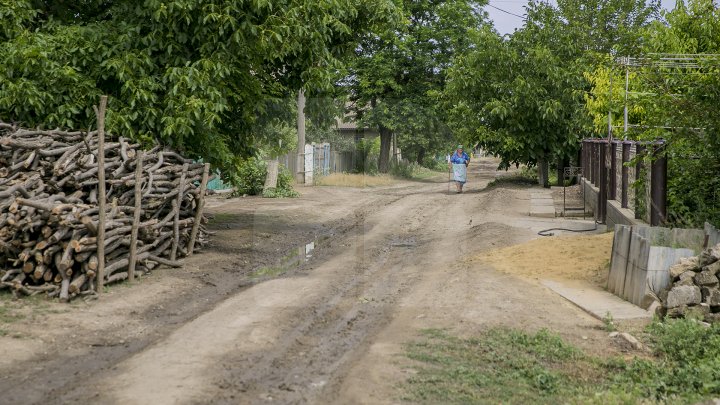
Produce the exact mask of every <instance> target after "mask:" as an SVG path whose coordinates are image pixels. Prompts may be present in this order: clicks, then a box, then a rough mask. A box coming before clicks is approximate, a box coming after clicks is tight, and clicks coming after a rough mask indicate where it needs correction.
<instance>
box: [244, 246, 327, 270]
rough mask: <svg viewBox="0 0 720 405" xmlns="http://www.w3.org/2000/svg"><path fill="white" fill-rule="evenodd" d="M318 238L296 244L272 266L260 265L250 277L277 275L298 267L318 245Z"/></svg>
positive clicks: (309, 257)
mask: <svg viewBox="0 0 720 405" xmlns="http://www.w3.org/2000/svg"><path fill="white" fill-rule="evenodd" d="M318 242H319V240H318V239H314V240H312V241H310V242H308V243H304V244H302V245H299V246H296V247H294V248H292V249H290V250H288V251H287V252H286V253H285V254H284V255H283V256H282V257H281V258H280V260H279V261H278V262H277V263H276V264H275V265H272V266H264V267H260V268H258V269H257V270H255V271H253V272H252V273H251V274H250V277H252V278H271V277H277V276H280V275H282V274H285V273H287V272H288V271H290V270H294V269H296V268H298V267H300V266H301V265H302V264H303V263H305V262H307V261H308V260H310V259H311V258H312V255H313V251H314V250H315V249H316V248H317V247H318Z"/></svg>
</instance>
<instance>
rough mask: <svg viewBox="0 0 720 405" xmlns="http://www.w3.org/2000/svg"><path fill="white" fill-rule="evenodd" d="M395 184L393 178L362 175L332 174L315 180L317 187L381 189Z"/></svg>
mask: <svg viewBox="0 0 720 405" xmlns="http://www.w3.org/2000/svg"><path fill="white" fill-rule="evenodd" d="M395 182H396V180H395V179H394V178H392V177H391V176H387V175H375V176H373V175H369V174H362V173H332V174H329V175H327V176H322V177H318V178H316V179H315V185H318V186H337V187H379V186H389V185H391V184H393V183H395Z"/></svg>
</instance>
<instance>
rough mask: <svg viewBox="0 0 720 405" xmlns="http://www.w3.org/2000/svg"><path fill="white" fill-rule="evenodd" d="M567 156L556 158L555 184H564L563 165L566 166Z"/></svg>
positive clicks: (560, 185)
mask: <svg viewBox="0 0 720 405" xmlns="http://www.w3.org/2000/svg"><path fill="white" fill-rule="evenodd" d="M566 162H567V158H558V160H557V184H556V185H557V186H558V187H562V186H564V185H565V166H567V163H566Z"/></svg>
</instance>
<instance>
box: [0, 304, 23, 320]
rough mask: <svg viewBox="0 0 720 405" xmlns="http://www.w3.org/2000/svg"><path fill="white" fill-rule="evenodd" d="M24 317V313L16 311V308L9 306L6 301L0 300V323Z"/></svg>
mask: <svg viewBox="0 0 720 405" xmlns="http://www.w3.org/2000/svg"><path fill="white" fill-rule="evenodd" d="M23 318H25V315H23V314H20V313H18V311H17V309H16V308H11V307H10V306H9V305H8V302H7V301H5V302H0V324H7V323H12V322H15V321H19V320H20V319H23Z"/></svg>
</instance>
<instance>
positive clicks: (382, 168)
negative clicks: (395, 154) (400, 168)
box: [378, 125, 392, 173]
mask: <svg viewBox="0 0 720 405" xmlns="http://www.w3.org/2000/svg"><path fill="white" fill-rule="evenodd" d="M391 143H392V131H391V130H390V129H389V128H386V127H384V126H382V125H380V156H379V157H378V171H379V172H380V173H387V172H388V170H389V169H390V165H389V162H390V144H391Z"/></svg>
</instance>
